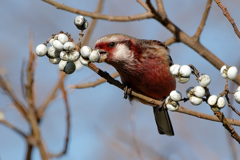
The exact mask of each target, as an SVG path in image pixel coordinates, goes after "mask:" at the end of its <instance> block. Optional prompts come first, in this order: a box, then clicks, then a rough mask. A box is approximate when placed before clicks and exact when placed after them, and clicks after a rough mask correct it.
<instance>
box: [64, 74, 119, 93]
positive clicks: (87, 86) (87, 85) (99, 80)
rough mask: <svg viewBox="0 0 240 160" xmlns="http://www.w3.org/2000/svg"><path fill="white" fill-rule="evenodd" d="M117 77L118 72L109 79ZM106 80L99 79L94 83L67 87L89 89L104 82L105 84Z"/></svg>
mask: <svg viewBox="0 0 240 160" xmlns="http://www.w3.org/2000/svg"><path fill="white" fill-rule="evenodd" d="M118 76H119V73H118V72H115V73H113V74H111V77H112V78H116V77H118ZM106 81H107V80H106V79H104V78H99V79H97V80H96V81H94V82H87V83H83V84H77V85H72V86H69V87H70V88H75V89H82V88H89V87H96V86H97V85H100V84H102V83H104V82H106Z"/></svg>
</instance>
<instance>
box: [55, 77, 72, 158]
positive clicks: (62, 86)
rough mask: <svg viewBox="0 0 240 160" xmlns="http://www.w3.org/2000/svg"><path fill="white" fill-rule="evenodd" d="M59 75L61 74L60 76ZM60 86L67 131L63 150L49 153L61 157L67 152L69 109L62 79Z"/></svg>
mask: <svg viewBox="0 0 240 160" xmlns="http://www.w3.org/2000/svg"><path fill="white" fill-rule="evenodd" d="M61 74H64V75H65V73H63V72H60V75H61ZM60 77H61V76H60ZM60 88H61V90H62V94H63V99H64V103H65V108H66V113H67V116H66V121H67V132H66V138H65V144H64V148H63V151H62V152H60V153H58V154H50V156H51V157H61V156H62V155H64V154H66V153H67V149H68V140H69V133H70V111H69V104H68V98H67V92H66V90H65V88H64V83H63V81H61V83H60Z"/></svg>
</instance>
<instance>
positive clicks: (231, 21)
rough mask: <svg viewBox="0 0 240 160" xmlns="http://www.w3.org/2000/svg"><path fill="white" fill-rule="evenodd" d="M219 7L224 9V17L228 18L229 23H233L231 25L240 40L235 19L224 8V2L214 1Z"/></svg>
mask: <svg viewBox="0 0 240 160" xmlns="http://www.w3.org/2000/svg"><path fill="white" fill-rule="evenodd" d="M214 1H215V2H216V3H217V5H218V6H219V7H220V8H221V9H222V11H223V14H224V16H226V17H227V19H228V20H229V22H230V23H231V25H232V26H233V29H234V32H235V33H236V35H237V36H238V38H240V32H239V30H238V28H237V25H236V24H235V22H234V19H233V18H232V17H231V15H230V14H229V12H228V10H227V7H224V5H223V4H222V2H221V1H220V0H214Z"/></svg>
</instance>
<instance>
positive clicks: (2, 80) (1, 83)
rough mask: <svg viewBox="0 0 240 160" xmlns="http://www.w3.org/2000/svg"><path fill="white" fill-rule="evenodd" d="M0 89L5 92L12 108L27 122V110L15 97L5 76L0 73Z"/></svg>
mask: <svg viewBox="0 0 240 160" xmlns="http://www.w3.org/2000/svg"><path fill="white" fill-rule="evenodd" d="M0 87H1V88H2V89H3V91H5V93H6V94H7V95H8V97H9V98H10V99H11V101H12V102H13V104H14V106H15V107H16V108H17V109H18V110H19V112H20V113H21V114H22V116H23V117H24V118H25V119H26V120H28V116H27V111H26V110H27V109H26V107H25V106H24V104H23V103H22V102H21V101H20V100H19V99H18V98H17V96H16V95H15V94H14V92H13V91H12V88H11V85H10V82H9V80H7V76H6V75H5V74H4V73H0Z"/></svg>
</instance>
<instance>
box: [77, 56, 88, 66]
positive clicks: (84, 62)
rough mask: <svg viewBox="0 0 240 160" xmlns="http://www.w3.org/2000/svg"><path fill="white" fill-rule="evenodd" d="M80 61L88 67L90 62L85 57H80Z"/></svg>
mask: <svg viewBox="0 0 240 160" xmlns="http://www.w3.org/2000/svg"><path fill="white" fill-rule="evenodd" d="M79 60H80V62H81V63H82V65H84V66H88V63H89V61H88V60H86V59H84V58H83V57H80V58H79Z"/></svg>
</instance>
